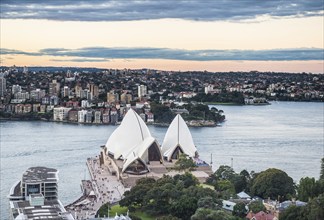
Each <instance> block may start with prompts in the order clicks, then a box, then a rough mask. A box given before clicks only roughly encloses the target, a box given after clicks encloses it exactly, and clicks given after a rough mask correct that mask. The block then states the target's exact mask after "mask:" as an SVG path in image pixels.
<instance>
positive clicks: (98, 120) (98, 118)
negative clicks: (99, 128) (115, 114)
mask: <svg viewBox="0 0 324 220" xmlns="http://www.w3.org/2000/svg"><path fill="white" fill-rule="evenodd" d="M93 123H95V124H101V123H102V120H101V111H95V112H94V121H93Z"/></svg>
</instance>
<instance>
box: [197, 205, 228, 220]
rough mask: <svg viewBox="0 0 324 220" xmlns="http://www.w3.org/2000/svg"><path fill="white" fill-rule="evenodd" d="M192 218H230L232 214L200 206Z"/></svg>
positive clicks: (208, 219) (200, 219) (215, 219)
mask: <svg viewBox="0 0 324 220" xmlns="http://www.w3.org/2000/svg"><path fill="white" fill-rule="evenodd" d="M191 220H230V216H229V215H228V214H227V213H225V212H224V211H221V210H212V209H206V208H198V209H197V210H196V212H195V214H194V215H192V216H191Z"/></svg>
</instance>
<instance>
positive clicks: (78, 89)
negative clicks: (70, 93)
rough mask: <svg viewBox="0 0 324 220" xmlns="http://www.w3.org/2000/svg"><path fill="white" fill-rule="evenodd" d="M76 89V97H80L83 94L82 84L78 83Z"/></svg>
mask: <svg viewBox="0 0 324 220" xmlns="http://www.w3.org/2000/svg"><path fill="white" fill-rule="evenodd" d="M74 91H75V96H76V97H78V98H80V97H81V96H82V86H81V85H80V84H76V86H75V87H74Z"/></svg>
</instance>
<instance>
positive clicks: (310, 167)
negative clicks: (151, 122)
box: [0, 102, 324, 219]
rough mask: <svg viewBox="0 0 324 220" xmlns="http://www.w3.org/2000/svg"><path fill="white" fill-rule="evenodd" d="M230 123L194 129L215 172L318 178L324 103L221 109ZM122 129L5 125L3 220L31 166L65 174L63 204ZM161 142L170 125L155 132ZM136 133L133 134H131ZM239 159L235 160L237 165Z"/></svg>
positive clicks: (323, 146) (76, 193)
mask: <svg viewBox="0 0 324 220" xmlns="http://www.w3.org/2000/svg"><path fill="white" fill-rule="evenodd" d="M215 107H216V108H218V109H222V110H224V112H225V115H226V121H225V122H224V123H222V124H221V125H220V126H218V127H212V128H210V127H206V128H190V130H191V132H192V136H193V139H194V141H195V144H196V146H197V148H198V151H199V154H200V157H201V158H202V159H204V160H205V161H206V162H208V163H209V162H210V160H211V154H212V158H213V169H214V170H216V169H217V168H218V167H219V165H222V164H225V165H231V161H232V163H233V168H234V170H235V171H237V172H239V171H241V170H242V169H247V170H248V171H252V170H254V171H256V172H257V171H262V170H265V169H267V168H270V167H276V168H279V169H282V170H284V171H285V172H287V173H288V175H289V176H291V177H292V178H293V179H294V180H295V182H298V181H299V179H300V178H301V177H305V176H309V177H315V178H318V177H319V172H320V160H321V158H322V157H323V154H324V152H323V149H324V140H323V134H324V118H323V117H324V103H306V102H298V103H297V102H272V104H271V105H266V106H215ZM115 128H116V127H115V126H103V125H102V126H95V125H77V124H63V123H53V122H38V121H34V122H19V121H1V125H0V132H1V133H0V134H1V142H0V144H1V150H0V152H1V154H0V162H1V176H0V177H1V180H0V183H1V209H0V211H1V215H0V216H1V219H6V218H7V216H8V207H9V206H8V200H7V198H6V196H7V195H8V193H9V190H10V187H11V186H12V184H13V183H14V182H16V181H17V180H19V179H20V178H21V176H22V174H23V172H24V171H25V170H26V169H27V168H29V167H31V166H47V167H52V168H56V169H58V170H59V178H60V181H59V197H60V199H61V201H62V202H63V203H64V204H68V203H70V202H72V201H74V200H75V199H76V198H77V197H78V196H79V195H80V194H81V190H80V181H81V179H84V178H87V176H88V173H87V170H86V166H85V162H86V159H87V158H88V157H93V156H96V155H98V154H99V151H100V146H101V145H104V144H105V143H106V141H107V139H108V137H109V136H110V134H111V133H112V132H113V131H114V129H115ZM149 129H150V131H151V133H152V135H153V136H154V137H156V138H157V140H158V142H159V143H160V144H161V143H162V141H163V138H164V135H165V132H166V130H167V128H166V127H154V126H150V127H149ZM130 132H131V131H130ZM231 158H233V160H231Z"/></svg>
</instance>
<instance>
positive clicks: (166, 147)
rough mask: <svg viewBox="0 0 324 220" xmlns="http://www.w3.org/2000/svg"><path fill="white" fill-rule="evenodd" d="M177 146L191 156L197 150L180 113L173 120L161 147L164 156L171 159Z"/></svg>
mask: <svg viewBox="0 0 324 220" xmlns="http://www.w3.org/2000/svg"><path fill="white" fill-rule="evenodd" d="M177 147H180V148H181V150H182V151H183V153H184V154H187V155H188V156H189V157H194V156H195V154H196V151H197V148H196V146H195V144H194V142H193V139H192V136H191V133H190V131H189V128H188V126H187V124H186V122H185V121H184V120H183V118H182V117H181V116H180V115H179V114H178V115H177V116H176V117H175V118H174V119H173V121H172V122H171V124H170V126H169V128H168V130H167V133H166V135H165V137H164V140H163V143H162V147H161V151H162V154H163V156H164V157H166V158H167V160H170V159H171V157H172V154H173V152H174V151H175V150H176V148H177Z"/></svg>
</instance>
